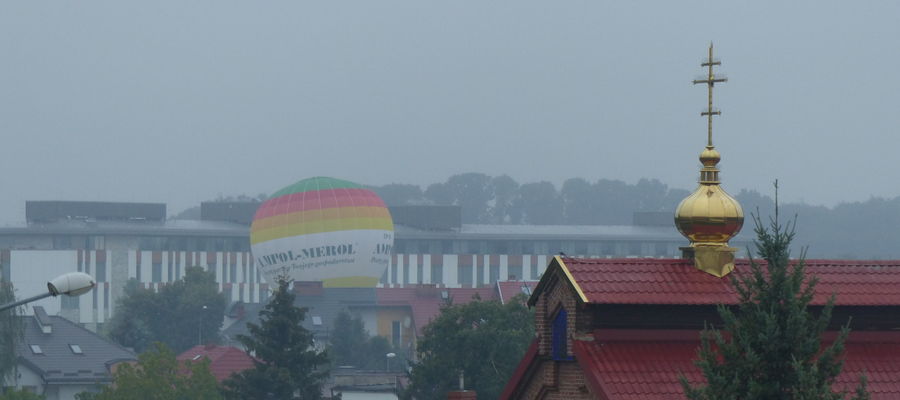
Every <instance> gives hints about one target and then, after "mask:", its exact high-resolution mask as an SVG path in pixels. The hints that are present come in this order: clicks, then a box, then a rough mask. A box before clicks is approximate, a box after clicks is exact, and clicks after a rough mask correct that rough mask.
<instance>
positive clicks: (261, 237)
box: [250, 217, 394, 244]
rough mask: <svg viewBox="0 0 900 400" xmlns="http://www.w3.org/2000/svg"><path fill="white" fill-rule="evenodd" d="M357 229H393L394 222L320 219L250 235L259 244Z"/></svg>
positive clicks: (366, 219) (381, 219) (258, 231)
mask: <svg viewBox="0 0 900 400" xmlns="http://www.w3.org/2000/svg"><path fill="white" fill-rule="evenodd" d="M357 229H360V230H361V229H378V230H393V229H394V224H393V222H392V221H391V219H390V218H381V217H375V218H370V217H363V218H340V219H320V220H318V221H315V222H300V223H294V224H287V225H280V226H275V227H272V228H267V229H259V230H256V231H254V232H253V234H252V235H250V243H251V244H257V243H262V242H268V241H270V240H275V239H281V238H285V237H291V236H297V235H307V234H310V233H324V232H337V231H346V230H357Z"/></svg>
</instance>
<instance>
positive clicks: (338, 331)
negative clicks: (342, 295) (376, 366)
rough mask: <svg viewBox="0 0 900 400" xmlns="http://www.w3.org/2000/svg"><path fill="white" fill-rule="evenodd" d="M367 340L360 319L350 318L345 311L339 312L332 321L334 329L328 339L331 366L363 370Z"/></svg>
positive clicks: (365, 362) (357, 317) (367, 337)
mask: <svg viewBox="0 0 900 400" xmlns="http://www.w3.org/2000/svg"><path fill="white" fill-rule="evenodd" d="M368 340H369V335H368V334H366V328H365V326H363V321H362V318H360V317H359V316H355V317H354V316H351V315H350V313H348V312H347V311H346V310H341V312H340V313H338V315H337V317H335V319H334V329H332V331H331V337H330V338H329V341H330V343H329V345H330V348H329V352H328V354H329V355H330V356H331V362H332V364H333V365H335V366H344V365H350V366H354V367H359V368H365V367H364V365H365V364H367V360H366V358H367V357H366V342H367V341H368Z"/></svg>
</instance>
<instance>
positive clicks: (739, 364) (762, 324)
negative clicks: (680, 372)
mask: <svg viewBox="0 0 900 400" xmlns="http://www.w3.org/2000/svg"><path fill="white" fill-rule="evenodd" d="M776 187H777V186H776ZM753 221H754V224H755V232H756V235H757V240H756V241H755V247H756V254H757V256H758V257H759V258H762V259H763V260H765V263H762V262H757V261H756V260H754V259H753V258H751V260H750V269H749V271H747V272H746V273H743V274H740V275H738V274H734V275H733V276H732V278H731V284H732V286H733V287H734V288H735V291H736V292H737V294H738V304H737V306H736V307H734V308H729V307H725V306H723V305H720V306H719V308H718V313H719V316H720V317H721V318H722V328H721V330H719V329H716V328H711V327H710V328H707V329H705V330H704V331H703V332H702V334H701V339H702V341H701V347H700V350H699V359H698V360H697V361H695V364H696V365H697V366H698V367H699V368H700V369H701V370H702V372H703V376H704V377H705V378H706V382H705V383H704V384H697V385H691V384H690V383H689V382H688V380H687V379H686V378H685V377H684V376H682V377H681V384H682V386H683V388H684V391H685V394H686V395H687V398H688V399H691V400H712V399H716V400H731V399H733V400H738V399H740V400H756V399H760V400H763V399H765V400H780V399H826V400H830V399H846V398H848V396H849V395H848V394H847V393H843V392H835V391H834V389H833V387H832V386H833V384H834V382H835V378H836V377H837V376H838V375H839V374H840V372H841V368H842V366H843V360H842V353H843V352H844V342H845V340H846V339H847V335H848V334H849V333H850V329H849V321H848V323H847V324H846V325H844V326H843V327H842V328H841V330H840V332H839V333H838V335H837V338H836V339H835V340H834V342H833V343H831V345H830V346H827V347H825V348H824V349H823V348H822V334H823V333H824V332H825V330H826V329H827V328H828V325H829V322H830V321H831V312H832V309H833V308H834V300H835V296H834V295H832V296H831V297H830V298H829V300H828V302H827V303H826V305H825V306H824V307H823V309H822V311H821V312H820V313H819V314H818V315H816V314H814V313H812V312H811V310H810V309H809V304H810V302H811V301H812V299H813V295H814V294H815V288H816V283H817V282H818V280H817V278H816V277H815V276H812V277H809V278H808V279H805V278H807V277H806V267H805V263H804V259H805V251H801V254H800V258H799V259H797V260H795V261H793V262H791V260H790V244H791V240H792V239H793V238H794V229H795V227H796V219H794V220H793V221H791V222H789V223H788V224H787V225H786V226H782V225H780V223H779V222H778V210H777V206H776V211H775V218H773V219H772V220H771V223H770V224H769V227H766V226H765V225H764V224H763V222H762V220H761V219H760V218H759V216H756V215H755V216H754V217H753ZM850 398H852V399H859V400H863V399H868V398H869V397H868V394H867V392H866V378H865V376H861V377H860V382H859V385H858V386H857V388H856V393H855V394H854V395H853V396H851V397H850Z"/></svg>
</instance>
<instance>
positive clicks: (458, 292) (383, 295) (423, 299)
mask: <svg viewBox="0 0 900 400" xmlns="http://www.w3.org/2000/svg"><path fill="white" fill-rule="evenodd" d="M443 291H446V292H447V294H448V296H449V297H450V299H452V301H453V304H465V303H468V302H470V301H472V297H473V296H475V295H476V294H477V295H478V296H479V297H481V299H482V300H497V299H498V295H497V290H496V289H495V288H493V287H485V288H477V289H472V288H431V290H428V289H426V290H423V288H415V287H412V288H378V289H376V290H375V296H376V298H377V301H378V305H379V306H400V307H404V306H408V307H410V308H411V310H412V317H413V323H414V324H415V327H416V334H418V335H420V336H421V335H422V333H423V332H422V329H424V328H425V325H428V323H429V322H431V320H432V319H434V317H436V316H437V315H438V314H440V313H441V304H444V299H443V297H442V295H441V293H442V292H443Z"/></svg>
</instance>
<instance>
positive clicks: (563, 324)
mask: <svg viewBox="0 0 900 400" xmlns="http://www.w3.org/2000/svg"><path fill="white" fill-rule="evenodd" d="M567 316H568V314H567V313H566V310H559V313H557V314H556V318H554V319H553V332H552V335H551V336H552V340H553V342H552V347H551V354H552V355H553V359H554V360H557V361H563V360H571V359H572V357H569V350H568V347H567V345H568V343H567V342H568V337H567V328H568V319H567Z"/></svg>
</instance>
